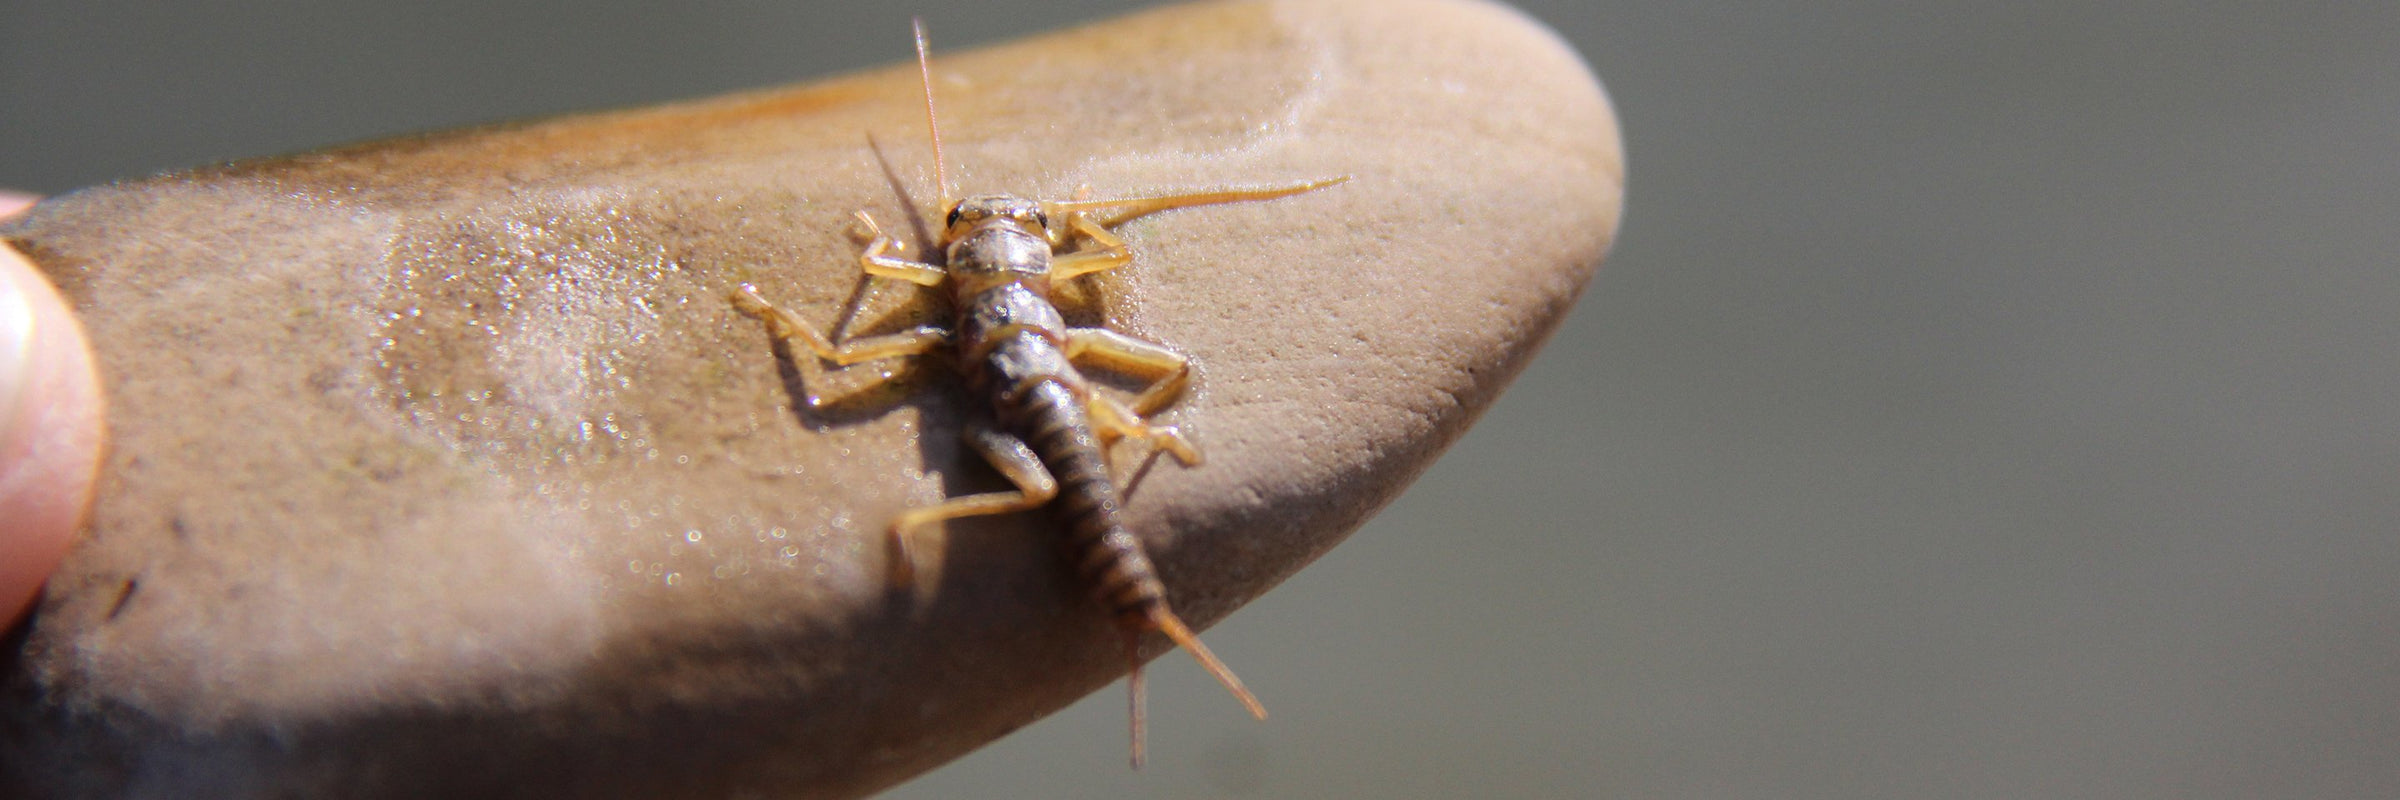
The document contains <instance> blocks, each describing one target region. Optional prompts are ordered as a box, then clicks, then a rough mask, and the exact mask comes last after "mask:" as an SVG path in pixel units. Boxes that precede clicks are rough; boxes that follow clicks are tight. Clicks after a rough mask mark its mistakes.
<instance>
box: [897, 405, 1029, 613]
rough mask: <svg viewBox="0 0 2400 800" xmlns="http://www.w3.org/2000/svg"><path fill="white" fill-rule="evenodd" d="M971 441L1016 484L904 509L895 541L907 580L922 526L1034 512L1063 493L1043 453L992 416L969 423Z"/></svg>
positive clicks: (912, 569)
mask: <svg viewBox="0 0 2400 800" xmlns="http://www.w3.org/2000/svg"><path fill="white" fill-rule="evenodd" d="M966 440H967V444H968V446H971V447H973V448H975V452H977V453H981V454H982V455H983V460H985V461H988V462H991V465H992V468H993V469H996V470H999V471H1000V474H1001V475H1004V476H1007V478H1008V482H1009V483H1012V484H1015V485H1016V487H1017V489H1016V491H1013V492H987V493H984V494H971V495H967V496H965V497H953V498H950V499H949V500H944V501H942V502H941V503H939V504H937V505H930V506H926V507H924V508H913V509H909V510H908V511H904V512H901V514H900V516H899V518H897V519H895V520H893V521H892V541H893V542H894V543H896V544H898V545H899V550H900V555H899V558H900V562H899V563H898V564H897V565H895V569H894V570H893V572H894V573H895V574H896V575H897V576H899V580H900V582H901V583H902V584H907V583H911V582H914V581H915V579H916V563H917V562H916V556H915V555H913V554H912V553H911V551H910V549H909V544H908V542H909V537H910V536H911V535H912V534H914V533H915V532H916V531H917V529H919V528H923V527H925V526H927V525H931V524H933V523H936V522H941V521H943V520H951V519H958V518H960V517H980V516H986V515H991V514H1008V513H1012V512H1017V511H1030V510H1033V509H1036V508H1041V507H1042V504H1044V503H1048V502H1050V498H1053V497H1057V496H1058V481H1057V480H1056V479H1053V478H1051V477H1050V469H1049V468H1048V467H1044V466H1042V459H1041V456H1038V455H1035V454H1034V452H1033V448H1031V447H1027V446H1025V441H1024V440H1022V439H1019V438H1017V437H1016V436H1015V435H1013V434H1010V433H1008V432H1007V431H1003V430H1000V429H999V428H996V427H993V426H992V425H991V423H989V422H988V421H978V422H975V423H972V424H971V425H970V426H969V427H968V428H967V433H966Z"/></svg>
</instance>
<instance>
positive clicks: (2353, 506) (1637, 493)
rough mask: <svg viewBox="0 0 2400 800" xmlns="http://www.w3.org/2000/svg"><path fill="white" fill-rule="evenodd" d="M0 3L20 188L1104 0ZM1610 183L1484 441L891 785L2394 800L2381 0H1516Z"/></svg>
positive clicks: (985, 789)
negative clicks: (1063, 694) (1613, 222)
mask: <svg viewBox="0 0 2400 800" xmlns="http://www.w3.org/2000/svg"><path fill="white" fill-rule="evenodd" d="M850 5H851V4H846V3H845V4H826V5H825V7H820V4H812V3H806V2H719V3H698V4H690V5H679V6H673V7H669V6H667V5H664V4H649V3H632V2H603V3H588V2H575V3H567V2H471V1H469V0H441V1H439V2H420V3H367V2H338V3H325V2H321V3H298V2H224V3H181V4H176V3H152V4H139V5H134V4H114V5H112V4H98V3H86V2H67V1H66V0H39V1H36V2H28V1H27V0H0V186H13V187H17V188H22V189H31V190H36V191H43V192H56V191H62V190H66V189H70V188H73V187H75V186H78V185H83V184H89V183H95V182H101V181H106V180H110V179H114V178H119V177H127V176H134V175H140V174H143V173H147V172H151V171H155V170H160V169H166V168H171V167H180V166H186V165H191V164H196V163H200V162H206V161H212V160H220V159H228V158H237V157H245V156H255V155H265V154H271V153H276V152H281V151H286V150H292V149H298V148H306V147H313V146H319V145H324V144H330V143H336V142H342V141H349V140H357V139H362V138H370V137H378V136H384V135H388V134H396V133H402V132H407V131H414V130H420V129H427V128H439V127H446V126H453V125H458V124H464V123H472V122H481V121H490V120H496V119H505V118H511V117H522V116H527V115H536V114H548V113H554V112H562V111H569V110H576V109H587V108H594V107H606V106H625V105H638V104H644V103H650V102H654V101H661V100H668V99H674V98H683V97H690V96H698V95H705V94H710V93H716V92H720V91H725V90H731V89H737V88H745V87H754V86H761V85H768V84H775V83H782V82H787V81H791V80H795V79H800V78H806V77H810V76H815V75H821V74H825V73H829V72H834V71H841V70H849V69H856V68H861V67H866V66H870V65H874V64H879V63H883V62H888V61H893V60H897V59H902V58H905V57H906V56H907V54H908V34H907V26H908V22H907V16H908V14H909V13H911V12H915V13H921V14H923V15H925V17H926V18H927V20H928V22H929V23H930V24H931V26H932V28H933V31H934V35H935V37H936V44H937V47H939V48H941V49H944V50H957V49H962V48H965V47H967V46H970V45H972V44H975V43H978V42H984V41H991V40H995V39H999V38H1004V37H1011V36H1016V35H1019V34H1024V33H1030V32H1034V31H1038V30H1043V29H1048V28H1052V27H1058V26H1062V25H1067V24H1072V23H1076V22H1080V21H1085V20H1088V19H1091V18H1093V17H1095V16H1099V15H1104V14H1107V13H1111V12H1114V11H1119V10H1122V9H1124V8H1126V7H1129V6H1128V5H1127V4H1120V3H1099V2H1082V3H1064V2H1045V3H1029V2H937V1H935V0H920V1H919V2H913V3H904V4H895V7H893V8H890V9H875V10H866V9H860V8H852V7H850ZM1526 5H1527V7H1528V10H1529V11H1530V13H1532V14H1533V15H1534V16H1536V17H1539V18H1541V19H1543V20H1545V21H1547V22H1548V23H1549V24H1551V25H1552V26H1555V27H1556V28H1557V29H1558V30H1560V31H1561V32H1562V33H1563V34H1564V35H1565V36H1566V38H1567V39H1569V40H1571V41H1572V42H1573V43H1574V44H1575V46H1576V47H1577V48H1578V49H1580V50H1581V51H1582V53H1583V55H1584V57H1585V58H1586V59H1588V60H1589V61H1590V62H1591V64H1592V66H1593V67H1594V69H1595V70H1597V71H1598V72H1599V74H1600V75H1601V76H1602V78H1603V80H1604V81H1605V82H1606V83H1607V85H1608V88H1609V90H1610V92H1611V94H1612V95H1613V96H1614V98H1615V100H1616V103H1617V106H1618V110H1619V113H1620V114H1621V115H1622V117H1623V121H1624V125H1625V131H1626V143H1627V149H1628V151H1629V157H1630V163H1631V169H1632V188H1631V192H1632V194H1631V198H1630V201H1629V204H1628V208H1629V216H1628V218H1627V220H1626V222H1625V226H1624V229H1623V234H1622V238H1621V239H1620V243H1619V245H1618V247H1617V249H1616V252H1615V254H1614V255H1613V256H1612V257H1611V258H1610V259H1609V262H1608V263H1607V265H1606V266H1605V267H1604V268H1603V269H1602V271H1601V273H1600V276H1599V277H1598V279H1597V280H1596V281H1595V282H1594V283H1593V284H1592V286H1591V290H1590V293H1589V294H1588V295H1587V296H1586V297H1585V298H1584V300H1583V303H1582V305H1581V307H1580V308H1579V309H1577V310H1576V312H1575V314H1574V316H1573V318H1571V319H1570V320H1568V322H1567V323H1566V325H1565V327H1564V328H1563V329H1562V330H1561V331H1560V333H1559V335H1558V338H1557V339H1556V340H1554V341H1553V342H1551V344H1550V346H1549V349H1548V350H1547V351H1546V352H1545V353H1544V354H1543V355H1542V357H1541V359H1540V360H1539V361H1537V362H1536V363H1535V364H1534V365H1533V366H1532V368H1531V369H1529V370H1528V371H1527V372H1526V373H1525V375H1524V377H1523V378H1522V380H1520V381H1519V382H1518V384H1517V385H1516V386H1515V387H1514V388H1513V389H1511V390H1510V391H1509V393H1508V394H1507V395H1506V396H1505V397H1503V398H1502V399H1501V401H1500V402H1499V404H1498V405H1497V406H1496V407H1494V408H1493V409H1492V410H1491V411H1490V413H1489V414H1488V415H1487V416H1486V417H1485V418H1484V420H1483V422H1482V423H1481V424H1480V426H1478V427H1477V428H1476V429H1475V430H1474V432H1473V433H1472V434H1470V435H1469V436H1468V437H1467V438H1466V440H1465V441H1463V442H1461V443H1460V444H1459V445H1458V447H1457V448H1456V449H1455V450H1454V451H1452V452H1451V453H1450V454H1449V455H1448V456H1446V457H1445V458H1444V459H1443V460H1442V461H1441V462H1440V463H1439V464H1438V465H1437V466H1435V467H1434V469H1433V470H1432V471H1431V472H1430V473H1429V474H1427V475H1426V476H1425V478H1424V479H1423V480H1422V481H1421V482H1419V483H1418V484H1417V485H1416V487H1415V488H1413V489H1411V490H1410V492H1409V493H1408V494H1407V496H1405V497H1404V498H1402V499H1401V500H1400V501H1399V502H1398V503H1397V504H1395V505H1394V506H1392V507H1391V508H1390V509H1389V510H1387V511H1385V512H1384V513H1383V515H1382V516H1381V517H1379V518H1377V519H1376V520H1375V521H1374V522H1373V523H1371V524H1369V525H1368V526H1367V527H1366V528H1365V529H1364V530H1362V531H1360V532H1359V533H1358V534H1357V535H1356V536H1355V537H1354V538H1352V539H1351V540H1350V542H1349V543H1347V544H1345V545H1344V546H1343V547H1342V548H1340V549H1338V550H1336V551H1334V552H1333V554H1332V555H1330V556H1328V557H1326V558H1325V559H1324V560H1323V561H1321V562H1320V563H1318V564H1317V565H1316V566H1315V567H1313V568H1312V569H1310V570H1308V571H1306V572H1304V573H1302V574H1301V575H1300V576H1299V577H1297V578H1295V579H1293V580H1292V581H1291V582H1290V583H1288V584H1286V585H1285V586H1284V587H1282V588H1280V589H1278V590H1276V591H1275V592H1274V593H1272V594H1270V595H1268V596H1267V597H1266V598H1265V599H1263V600H1261V601H1259V602H1258V603H1256V604H1254V605H1252V606H1250V607H1249V608H1247V609H1246V610H1244V611H1242V612H1241V613H1240V614H1237V615H1236V616H1234V617H1233V618H1232V619H1231V620H1229V621H1227V622H1226V623H1224V624H1223V625H1221V626H1219V627H1218V628H1217V629H1215V630H1212V631H1210V632H1209V642H1210V643H1211V644H1212V645H1213V646H1214V647H1215V648H1216V649H1217V650H1218V652H1220V653H1221V654H1223V655H1224V656H1225V657H1226V658H1227V659H1228V660H1230V661H1231V662H1232V663H1233V664H1235V665H1237V666H1238V667H1239V668H1240V669H1241V671H1242V675H1243V676H1244V677H1245V678H1247V679H1248V680H1249V681H1250V683H1251V684H1252V685H1254V686H1256V687H1258V688H1259V690H1260V692H1261V694H1262V695H1263V696H1264V697H1265V698H1266V700H1267V701H1268V703H1269V704H1270V705H1271V706H1272V707H1273V708H1274V710H1275V717H1274V718H1273V719H1272V720H1270V721H1269V722H1267V723H1264V724H1259V723H1254V722H1251V721H1249V720H1248V719H1247V718H1245V717H1243V716H1241V714H1240V713H1239V710H1238V709H1237V708H1235V707H1234V706H1233V704H1231V703H1229V702H1226V700H1225V698H1224V697H1223V696H1222V695H1221V693H1220V690H1219V689H1218V688H1217V687H1216V686H1215V685H1214V684H1213V683H1211V682H1210V681H1209V680H1208V679H1207V678H1206V677H1205V676H1203V675H1202V674H1200V673H1199V672H1198V671H1197V670H1196V669H1195V668H1193V667H1191V666H1190V665H1189V664H1188V663H1186V660H1184V659H1163V660H1161V661H1160V662H1159V663H1160V665H1161V668H1160V670H1159V674H1158V675H1157V676H1156V678H1155V679H1154V680H1153V681H1152V691H1153V692H1154V698H1153V708H1152V719H1153V731H1152V735H1153V739H1152V752H1153V758H1154V760H1153V763H1152V765H1151V767H1150V768H1149V769H1148V770H1145V771H1144V772H1142V773H1139V774H1131V773H1128V772H1127V771H1126V769H1125V765H1124V749H1123V748H1124V740H1123V737H1124V732H1123V719H1122V718H1121V716H1120V715H1121V714H1122V702H1123V697H1122V695H1121V694H1119V693H1118V692H1119V691H1120V690H1119V689H1113V688H1112V689H1111V690H1109V691H1106V692H1103V693H1101V694H1099V695H1097V696H1095V697H1094V698H1093V699H1090V700H1087V701H1086V702H1084V703H1082V704H1080V705H1077V706H1075V707H1073V708H1071V709H1069V710H1068V711H1066V712H1064V713H1062V714H1061V715H1059V716H1058V717H1055V718H1053V719H1051V720H1048V721H1045V722H1043V723H1040V724H1038V725H1035V726H1033V727H1031V728H1029V729H1027V730H1025V731H1023V732H1020V733H1018V734H1016V735H1014V736H1012V737H1010V738H1008V739H1005V740H1003V741H1001V742H1000V743H998V744H997V745H995V746H993V747H990V748H988V749H985V750H983V751H981V752H979V753H977V754H975V755H973V756H970V757H968V758H966V759H964V760H962V761H959V762H957V763H956V764H954V765H952V766H950V767H947V768H945V769H943V770H941V771H939V772H936V773H933V774H931V775H928V776H926V777H924V778H922V779H920V780H918V781H916V782H914V783H911V784H909V785H907V786H904V787H902V788H900V789H898V790H896V791H894V792H893V793H892V795H891V796H893V797H903V798H920V797H922V798H931V797H1001V796H1015V797H1050V798H1124V797H1169V798H1201V797H1356V798H1395V797H1397V798H1413V797H1507V798H1553V797H1641V798H1653V797H1673V798H1729V797H1740V798H1916V797H1944V798H1960V797H1964V798H1976V797H1993V798H2024V797H2110V798H2123V797H2135V798H2139V797H2159V798H2166V797H2176V798H2192V797H2394V796H2400V535H2395V534H2396V533H2400V530H2396V528H2400V525H2396V522H2400V348H2395V346H2394V345H2395V343H2400V313H2395V310H2396V309H2400V264H2396V263H2395V254H2400V5H2392V6H2379V5H2378V4H2364V3H2361V4H2347V7H2343V6H2344V4H2267V3H2241V4H2235V3H2218V4H2214V5H2209V4H2192V3H2158V2H2115V3H2106V4H2102V3H2086V2H2026V3H2007V4H2000V3H1857V2H1851V3H1818V4H1807V5H1808V6H1810V7H1800V6H1798V5H1794V6H1792V7H1788V8H1787V7H1783V6H1775V7H1762V8H1739V9H1737V8H1736V7H1735V6H1734V5H1733V4H1715V3H1708V4H1680V5H1678V4H1661V3H1634V2H1626V3H1611V4H1598V3H1590V2H1581V3H1576V2H1531V3H1527V4H1526Z"/></svg>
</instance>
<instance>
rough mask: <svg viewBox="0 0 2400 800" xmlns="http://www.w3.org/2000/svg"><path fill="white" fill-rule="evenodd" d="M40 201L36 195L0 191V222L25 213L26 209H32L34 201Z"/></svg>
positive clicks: (5, 190)
mask: <svg viewBox="0 0 2400 800" xmlns="http://www.w3.org/2000/svg"><path fill="white" fill-rule="evenodd" d="M40 199H42V198H41V197H40V196H38V195H30V194H26V193H24V192H15V191H10V190H7V189H0V220H4V219H8V218H9V217H13V216H16V215H18V214H22V213H25V210H26V209H29V208H32V207H33V203H34V201H36V200H40Z"/></svg>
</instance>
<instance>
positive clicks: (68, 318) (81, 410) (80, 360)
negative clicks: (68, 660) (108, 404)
mask: <svg viewBox="0 0 2400 800" xmlns="http://www.w3.org/2000/svg"><path fill="white" fill-rule="evenodd" d="M6 202H8V199H7V198H6V197H0V204H5V203H6ZM8 213H10V212H9V210H7V209H6V208H5V207H4V205H0V217H5V216H7V215H8ZM101 416H102V415H101V398H100V386H99V380H98V374H97V372H96V371H95V369H94V366H93V364H92V356H91V347H90V345H89V344H88V342H87V340H86V339H85V338H84V335H83V330H82V327H81V326H80V325H79V324H77V322H76V320H75V315H74V313H73V312H72V311H70V310H69V309H68V307H67V304H66V301H65V299H64V298H61V297H60V296H59V295H58V292H57V291H56V290H55V289H53V288H51V286H50V283H49V281H47V280H45V279H43V278H42V276H41V274H40V273H39V272H36V271H35V270H34V268H33V264H32V263H31V262H29V261H27V260H26V259H25V258H24V257H23V256H21V255H19V254H18V253H17V252H16V251H15V250H13V249H11V248H9V247H8V246H7V245H6V244H5V243H0V622H8V623H12V624H13V622H14V621H15V620H16V619H17V618H18V616H19V615H20V614H22V613H24V611H25V608H26V606H27V605H28V604H30V603H31V602H32V600H33V597H34V595H35V593H37V592H39V591H40V589H41V586H42V582H43V581H45V580H48V579H49V577H50V573H51V571H52V570H54V569H56V568H57V566H58V562H59V560H60V559H61V558H64V557H65V556H66V551H67V543H68V541H69V540H70V539H71V538H72V537H73V535H74V533H75V529H76V527H77V526H78V525H80V524H81V523H82V520H83V514H84V510H85V508H86V506H87V505H88V504H89V502H90V500H91V495H92V481H93V478H94V475H95V471H96V469H97V468H98V466H99V461H100V441H101Z"/></svg>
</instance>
